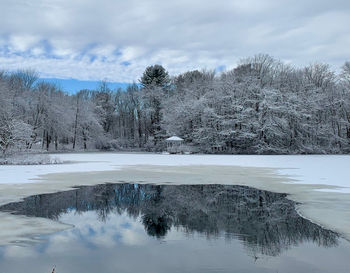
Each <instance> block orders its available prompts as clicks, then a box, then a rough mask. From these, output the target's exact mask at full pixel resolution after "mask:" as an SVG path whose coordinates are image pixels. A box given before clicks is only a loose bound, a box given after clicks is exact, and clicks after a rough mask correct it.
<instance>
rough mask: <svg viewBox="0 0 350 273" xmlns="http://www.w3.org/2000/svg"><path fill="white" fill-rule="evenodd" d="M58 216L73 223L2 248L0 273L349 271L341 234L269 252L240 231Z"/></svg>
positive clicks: (119, 217)
mask: <svg viewBox="0 0 350 273" xmlns="http://www.w3.org/2000/svg"><path fill="white" fill-rule="evenodd" d="M142 194H144V192H142ZM59 221H61V222H64V223H69V224H73V225H74V226H75V228H73V229H70V230H66V231H63V232H59V233H55V234H53V235H48V236H45V237H44V241H43V242H42V243H39V244H34V245H31V246H27V247H18V246H7V247H1V248H0V273H14V272H16V273H17V272H26V273H38V272H49V273H50V272H51V270H52V267H53V265H56V272H57V273H63V272H74V273H80V272H84V273H90V272H91V273H92V272H108V273H109V272H111V273H112V272H113V273H115V272H118V273H119V272H121V273H123V272H130V273H135V272H142V273H144V272H146V273H147V272H149V273H154V272H198V273H199V272H263V273H264V272H266V273H267V272H269V273H270V272H293V273H294V272H308V273H309V272H317V273H321V272H330V273H334V272H337V273H342V272H344V273H345V272H346V273H348V272H349V271H348V267H349V262H348V257H349V256H350V248H349V243H348V242H346V241H344V240H342V239H339V244H338V245H337V246H333V247H323V246H319V245H318V244H317V243H316V241H313V240H311V239H306V240H304V241H302V242H300V243H299V244H297V245H293V244H291V246H290V248H289V249H288V250H284V251H281V252H280V253H279V255H276V256H267V255H263V254H261V253H260V252H259V251H254V248H252V247H251V245H247V241H242V240H241V239H240V236H238V235H237V236H230V237H229V238H228V237H225V233H218V234H217V235H216V236H209V237H208V236H207V235H206V234H205V233H201V232H197V231H193V230H191V231H188V229H187V231H186V228H185V227H183V226H181V225H180V226H177V227H175V226H174V225H173V226H172V227H171V229H170V230H169V231H168V232H167V233H166V235H165V236H164V237H162V238H157V237H156V236H149V235H148V234H147V232H146V231H145V226H144V223H143V222H142V218H141V216H139V217H137V216H130V214H128V213H126V212H125V211H124V212H121V214H119V213H116V212H112V213H110V214H108V216H107V217H106V218H105V219H104V221H101V217H100V215H99V214H98V213H97V212H96V211H83V212H82V211H80V212H77V211H75V209H72V208H70V209H69V210H67V213H63V214H61V215H60V217H59ZM276 232H277V231H276ZM306 238H308V237H306ZM284 239H285V240H288V239H290V238H288V237H286V238H284Z"/></svg>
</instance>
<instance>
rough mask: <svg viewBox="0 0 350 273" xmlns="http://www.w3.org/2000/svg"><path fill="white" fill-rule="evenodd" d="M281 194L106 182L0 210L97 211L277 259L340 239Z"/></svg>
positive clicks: (50, 214)
mask: <svg viewBox="0 0 350 273" xmlns="http://www.w3.org/2000/svg"><path fill="white" fill-rule="evenodd" d="M294 207H295V203H294V202H293V201H290V200H288V199H286V195H285V194H279V193H272V192H268V191H262V190H257V189H253V188H249V187H243V186H225V185H180V186H175V185H167V186H157V185H139V184H106V185H97V186H91V187H81V188H78V189H76V190H72V191H66V192H59V193H54V194H43V195H36V196H31V197H28V198H26V199H25V200H24V201H23V202H18V203H11V204H8V205H5V206H2V207H1V208H0V210H2V211H4V210H6V211H11V212H14V213H16V214H24V215H28V216H36V217H46V218H50V219H54V220H58V219H59V217H60V215H61V214H64V213H67V212H69V211H71V210H74V211H76V212H77V213H82V212H84V211H89V210H95V211H96V212H97V214H98V216H99V219H100V220H101V221H105V220H106V218H107V217H108V215H110V214H111V213H119V214H122V213H124V212H127V214H128V215H129V216H130V217H133V218H136V217H139V216H141V219H142V223H143V225H144V226H145V230H146V231H147V233H148V234H149V235H151V236H156V237H158V238H160V237H163V236H165V235H166V234H167V232H168V231H169V230H170V229H171V227H179V228H181V229H183V230H184V231H185V232H187V233H192V232H199V233H202V234H205V235H206V236H207V237H216V236H219V235H225V237H226V238H227V239H231V238H239V239H240V240H242V241H243V242H244V244H245V245H246V246H247V247H248V248H249V249H250V250H251V251H253V253H262V254H266V255H278V254H279V253H281V251H282V250H284V249H287V248H288V247H289V246H291V245H297V244H299V243H300V242H303V241H311V242H316V243H317V244H318V245H320V246H326V247H328V246H334V245H337V241H338V235H337V234H336V233H334V232H332V231H329V230H325V229H323V228H321V227H319V226H317V225H316V224H313V223H311V222H310V221H308V220H306V219H304V218H302V217H300V216H299V215H298V214H297V213H296V211H295V208H294Z"/></svg>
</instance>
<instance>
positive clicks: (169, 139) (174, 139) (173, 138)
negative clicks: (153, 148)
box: [165, 136, 184, 141]
mask: <svg viewBox="0 0 350 273" xmlns="http://www.w3.org/2000/svg"><path fill="white" fill-rule="evenodd" d="M165 141H184V140H183V139H182V138H181V137H178V136H172V137H169V138H167V139H166V140H165Z"/></svg>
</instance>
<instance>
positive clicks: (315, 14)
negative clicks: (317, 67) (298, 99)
mask: <svg viewBox="0 0 350 273" xmlns="http://www.w3.org/2000/svg"><path fill="white" fill-rule="evenodd" d="M0 10H1V11H2V13H1V16H0V25H1V28H0V62H1V66H2V67H1V68H5V69H6V68H7V69H16V68H20V67H32V68H35V69H37V70H38V71H39V72H40V73H41V74H42V75H44V76H50V77H62V78H69V77H73V78H78V79H81V80H100V79H109V80H112V81H128V82H130V81H133V80H137V79H138V78H139V77H140V76H141V74H142V72H143V70H144V68H145V67H146V66H148V65H151V64H154V63H160V64H162V65H164V66H165V67H166V68H167V69H168V70H169V72H170V73H172V74H173V73H180V72H183V71H185V70H188V69H202V68H207V69H215V68H216V67H218V66H221V65H224V66H226V67H232V66H233V65H234V64H235V63H237V61H238V60H239V59H241V58H243V57H247V56H250V55H253V54H256V53H260V52H263V53H268V54H271V55H273V56H274V57H276V58H280V59H282V60H289V61H291V62H292V63H295V64H296V65H307V64H309V63H311V62H315V61H324V62H328V63H330V64H332V65H334V66H340V65H342V63H344V62H345V61H346V60H349V58H350V56H349V51H348V48H349V39H348V38H347V37H349V36H350V29H349V28H348V25H349V24H350V3H349V2H348V1H346V0H334V1H332V2H331V1H327V0H319V1H317V2H315V1H312V0H306V1H303V2H302V3H299V2H298V3H296V2H295V1H292V0H284V1H277V0H266V1H258V0H247V1H241V0H239V1H238V0H218V1H209V0H201V1H200V0H192V1H187V0H177V1H161V0H149V1H141V0H128V1H124V0H100V1H95V0H75V1H69V0H2V1H1V2H0ZM43 44H44V45H43ZM4 48H6V50H4ZM24 53H26V54H24ZM126 65H127V66H126Z"/></svg>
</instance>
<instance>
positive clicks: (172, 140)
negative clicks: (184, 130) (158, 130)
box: [165, 136, 184, 153]
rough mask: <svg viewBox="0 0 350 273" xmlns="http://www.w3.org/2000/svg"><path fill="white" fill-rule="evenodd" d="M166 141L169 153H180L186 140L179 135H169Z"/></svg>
mask: <svg viewBox="0 0 350 273" xmlns="http://www.w3.org/2000/svg"><path fill="white" fill-rule="evenodd" d="M165 142H166V146H167V151H168V152H169V153H179V152H180V148H181V146H182V145H183V144H184V140H183V139H182V138H181V137H178V136H172V137H169V138H167V139H166V140H165Z"/></svg>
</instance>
